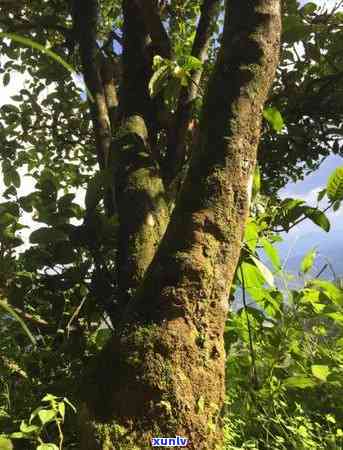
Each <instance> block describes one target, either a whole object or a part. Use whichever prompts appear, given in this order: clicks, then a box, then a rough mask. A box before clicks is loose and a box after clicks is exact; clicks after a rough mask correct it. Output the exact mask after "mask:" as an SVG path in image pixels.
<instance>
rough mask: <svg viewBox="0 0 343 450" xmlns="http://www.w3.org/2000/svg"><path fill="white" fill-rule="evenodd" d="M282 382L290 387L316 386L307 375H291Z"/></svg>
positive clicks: (304, 387)
mask: <svg viewBox="0 0 343 450" xmlns="http://www.w3.org/2000/svg"><path fill="white" fill-rule="evenodd" d="M284 384H285V385H286V386H288V387H290V388H299V389H306V388H313V387H315V386H316V383H315V382H314V381H313V380H312V379H311V378H309V377H306V376H302V375H296V376H293V377H289V378H286V379H285V381H284Z"/></svg>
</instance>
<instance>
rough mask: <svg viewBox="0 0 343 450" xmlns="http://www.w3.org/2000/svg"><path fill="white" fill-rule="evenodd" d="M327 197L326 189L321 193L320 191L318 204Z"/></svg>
mask: <svg viewBox="0 0 343 450" xmlns="http://www.w3.org/2000/svg"><path fill="white" fill-rule="evenodd" d="M325 195H326V189H322V190H321V191H319V192H318V197H317V200H318V202H320V201H321V200H323V198H324V197H325Z"/></svg>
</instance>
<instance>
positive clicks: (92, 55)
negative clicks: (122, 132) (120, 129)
mask: <svg viewBox="0 0 343 450" xmlns="http://www.w3.org/2000/svg"><path fill="white" fill-rule="evenodd" d="M73 5H74V8H73V20H74V29H75V34H76V39H77V41H78V44H79V47H80V56H81V62H82V66H83V73H84V78H85V83H86V86H87V88H88V89H89V91H90V92H91V94H92V96H93V100H94V101H91V102H90V109H91V115H92V120H93V125H94V131H95V139H96V147H97V156H98V162H99V166H100V168H102V169H103V168H105V167H106V165H107V158H108V153H109V148H110V145H111V126H110V118H109V113H108V109H107V104H106V97H105V92H104V88H103V85H102V80H101V76H100V68H99V64H98V59H99V58H98V47H97V42H96V34H97V16H98V5H97V1H96V0H74V4H73Z"/></svg>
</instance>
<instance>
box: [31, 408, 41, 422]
mask: <svg viewBox="0 0 343 450" xmlns="http://www.w3.org/2000/svg"><path fill="white" fill-rule="evenodd" d="M42 409H44V407H43V406H38V408H36V409H35V410H34V411H32V413H31V415H30V420H29V423H31V422H32V421H33V419H34V418H35V417H37V416H38V413H39V411H41V410H42Z"/></svg>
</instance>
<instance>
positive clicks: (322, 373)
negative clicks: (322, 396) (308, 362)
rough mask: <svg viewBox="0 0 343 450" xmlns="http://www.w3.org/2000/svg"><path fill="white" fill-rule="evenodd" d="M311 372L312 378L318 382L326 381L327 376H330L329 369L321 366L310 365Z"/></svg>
mask: <svg viewBox="0 0 343 450" xmlns="http://www.w3.org/2000/svg"><path fill="white" fill-rule="evenodd" d="M311 371H312V374H313V376H314V377H316V378H318V380H320V381H326V379H327V377H328V375H329V374H330V369H329V367H328V366H323V365H316V364H314V365H312V366H311Z"/></svg>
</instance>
